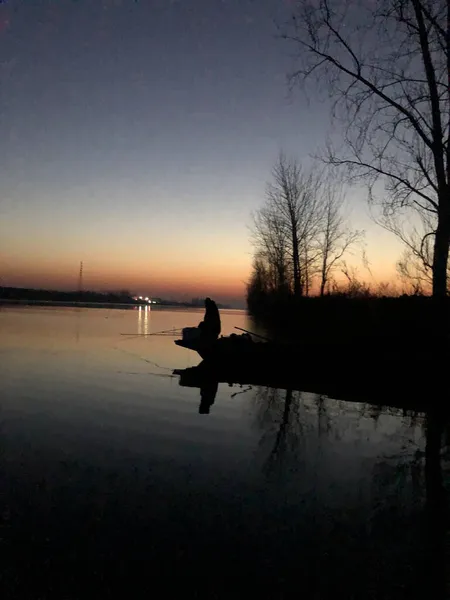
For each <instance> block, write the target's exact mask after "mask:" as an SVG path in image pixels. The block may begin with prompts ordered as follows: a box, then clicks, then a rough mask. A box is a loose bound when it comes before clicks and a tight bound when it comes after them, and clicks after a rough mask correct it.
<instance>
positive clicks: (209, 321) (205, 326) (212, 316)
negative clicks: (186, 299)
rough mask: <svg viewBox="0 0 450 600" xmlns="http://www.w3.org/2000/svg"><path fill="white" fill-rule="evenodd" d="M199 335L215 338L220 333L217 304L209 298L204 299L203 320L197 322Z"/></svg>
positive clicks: (209, 338)
mask: <svg viewBox="0 0 450 600" xmlns="http://www.w3.org/2000/svg"><path fill="white" fill-rule="evenodd" d="M198 328H199V329H200V332H201V336H202V337H203V338H204V339H208V340H216V339H217V338H218V337H219V335H220V329H221V324H220V315H219V309H218V308H217V304H216V303H215V302H214V300H211V298H206V300H205V316H204V318H203V321H202V322H201V323H199V326H198Z"/></svg>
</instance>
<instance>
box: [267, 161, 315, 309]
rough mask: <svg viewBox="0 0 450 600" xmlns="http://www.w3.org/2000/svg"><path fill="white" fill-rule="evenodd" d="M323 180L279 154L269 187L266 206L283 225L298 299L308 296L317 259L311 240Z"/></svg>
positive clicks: (312, 238) (313, 235)
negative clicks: (304, 295)
mask: <svg viewBox="0 0 450 600" xmlns="http://www.w3.org/2000/svg"><path fill="white" fill-rule="evenodd" d="M319 185H320V179H319V177H318V176H317V174H315V173H314V172H313V171H309V172H305V171H303V170H302V168H301V166H300V164H299V163H298V162H297V161H296V160H288V159H287V158H286V157H285V156H284V155H283V154H281V155H280V157H279V159H278V161H277V163H276V165H275V167H274V169H273V181H272V182H271V183H270V184H269V185H268V186H267V198H266V207H265V208H264V209H263V210H266V211H268V212H270V213H271V214H272V213H273V214H276V215H277V218H278V219H279V222H281V223H282V231H284V234H285V239H286V241H287V243H288V256H289V258H290V261H291V265H292V289H293V293H294V296H295V297H300V296H302V295H303V294H304V293H305V288H306V289H307V286H308V285H309V271H310V270H311V264H312V261H313V260H314V255H315V253H314V250H313V246H312V241H313V240H314V238H315V236H316V233H317V230H318V227H319V224H320V221H321V213H320V206H319V203H320V195H319V193H318V191H319Z"/></svg>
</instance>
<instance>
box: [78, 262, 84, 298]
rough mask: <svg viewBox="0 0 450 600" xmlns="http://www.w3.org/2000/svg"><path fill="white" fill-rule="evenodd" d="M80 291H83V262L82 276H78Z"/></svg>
mask: <svg viewBox="0 0 450 600" xmlns="http://www.w3.org/2000/svg"><path fill="white" fill-rule="evenodd" d="M78 291H79V292H80V293H81V292H82V291H83V261H81V262H80V274H79V275H78Z"/></svg>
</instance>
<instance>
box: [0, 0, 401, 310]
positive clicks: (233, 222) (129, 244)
mask: <svg viewBox="0 0 450 600" xmlns="http://www.w3.org/2000/svg"><path fill="white" fill-rule="evenodd" d="M289 5H290V2H289V0H253V1H251V0H158V1H154V0H140V1H138V0H78V1H75V0H35V1H33V0H9V1H3V2H1V3H0V124H1V125H0V126H1V136H0V156H1V160H0V278H1V282H2V283H3V285H11V286H24V287H25V286H30V287H31V286H32V287H51V288H58V289H74V288H76V286H77V281H78V269H79V263H80V261H81V260H82V261H83V264H84V286H85V288H89V289H99V290H110V289H119V288H128V289H130V290H131V291H132V292H134V293H143V294H149V295H155V296H164V297H173V298H191V297H192V296H197V295H210V296H212V297H214V298H216V299H218V300H221V301H228V302H233V303H234V304H237V303H239V302H241V303H242V300H243V297H244V294H245V281H246V280H247V279H248V276H249V273H250V265H251V252H252V248H251V245H250V241H249V237H250V236H249V229H248V226H249V224H250V221H251V219H250V213H251V211H252V210H255V209H256V208H258V206H260V205H261V203H262V201H263V199H264V188H265V183H266V181H267V180H268V179H269V178H270V171H271V168H272V165H273V163H274V161H275V160H276V158H277V155H278V153H279V151H280V150H281V149H284V150H285V151H286V152H287V153H288V154H295V155H296V156H297V157H298V158H299V159H300V160H306V159H307V157H308V155H309V154H310V153H311V152H313V151H314V150H316V149H317V148H319V147H320V146H321V145H323V143H324V140H325V136H326V133H327V131H328V129H329V119H328V109H327V106H326V104H323V103H319V102H311V101H310V102H308V101H307V99H306V98H305V97H304V96H303V95H302V93H301V92H300V91H295V92H294V93H293V94H289V92H288V87H287V85H286V74H287V73H288V72H289V71H290V70H291V69H292V67H293V64H294V63H293V60H292V58H291V56H290V53H291V50H292V48H289V47H287V46H286V45H285V43H284V42H282V41H281V40H279V39H277V38H276V27H275V25H274V22H275V21H278V22H281V21H282V20H283V19H284V18H286V16H287V14H288V10H289ZM349 207H350V210H351V221H352V224H353V225H354V226H355V227H357V228H363V229H366V230H367V255H368V258H369V260H370V262H371V266H372V273H373V277H374V279H375V281H374V282H375V283H376V282H379V281H381V280H387V279H389V278H390V277H392V275H393V274H394V263H395V260H396V258H397V257H398V255H399V252H400V247H399V245H398V244H397V243H396V241H395V239H394V238H393V237H392V236H391V235H389V234H388V233H385V232H384V231H383V230H381V229H380V228H378V227H376V226H375V225H373V224H372V223H371V221H370V219H369V217H368V209H367V204H366V201H365V193H364V191H360V192H356V191H355V192H353V193H352V194H351V196H350V197H349ZM354 260H356V258H355V259H354ZM362 275H363V276H365V277H366V278H367V277H368V275H367V273H363V272H362Z"/></svg>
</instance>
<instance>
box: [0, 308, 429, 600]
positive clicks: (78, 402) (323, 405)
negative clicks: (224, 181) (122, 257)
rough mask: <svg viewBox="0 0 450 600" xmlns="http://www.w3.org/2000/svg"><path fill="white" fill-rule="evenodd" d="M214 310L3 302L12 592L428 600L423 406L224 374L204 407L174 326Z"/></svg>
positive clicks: (5, 537)
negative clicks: (416, 409)
mask: <svg viewBox="0 0 450 600" xmlns="http://www.w3.org/2000/svg"><path fill="white" fill-rule="evenodd" d="M201 319H202V312H201V311H195V310H145V309H144V308H141V309H140V310H139V309H135V310H108V309H105V310H103V309H81V308H58V309H55V308H24V307H15V308H5V307H3V308H1V309H0V361H1V362H0V376H1V381H2V395H1V412H0V419H1V442H0V451H1V470H2V473H1V482H2V483H1V486H2V495H1V498H2V516H3V527H2V545H3V547H4V548H6V549H7V553H6V554H7V559H6V560H5V562H4V563H3V567H2V580H3V582H4V589H5V593H6V595H7V597H11V598H33V599H36V598H47V597H52V598H53V597H57V598H59V599H61V600H62V599H64V598H81V597H84V595H85V594H86V590H89V591H90V592H89V593H91V592H93V591H94V590H97V591H98V592H99V594H100V595H99V597H100V598H109V597H117V593H118V590H119V589H123V590H125V591H126V590H128V592H127V594H128V595H129V596H130V597H136V598H138V597H141V596H142V597H148V595H149V594H154V595H155V594H156V593H162V592H161V588H160V585H161V584H163V585H164V586H165V587H164V588H163V590H164V594H168V593H169V591H170V590H172V589H173V588H174V587H178V588H179V593H180V594H182V595H183V597H185V598H195V597H200V596H202V595H203V594H205V597H208V598H215V597H220V598H222V597H227V598H228V597H238V598H240V597H244V596H245V597H247V596H249V595H250V596H253V595H258V596H259V597H261V598H266V597H267V598H285V597H286V598H287V597H293V596H305V595H306V597H311V598H331V597H333V598H335V597H337V596H342V597H345V598H407V597H408V598H411V597H416V596H415V595H414V594H415V593H416V592H417V593H418V590H419V589H420V586H422V584H423V581H424V578H425V576H426V564H427V563H426V560H427V557H426V552H427V549H426V544H425V542H424V537H423V533H424V532H423V524H422V515H423V507H424V491H423V490H424V481H423V458H422V454H421V451H423V449H424V433H423V419H422V418H421V417H420V416H411V415H409V416H405V415H402V414H400V413H399V412H398V411H394V410H392V411H390V410H388V409H383V410H381V409H379V408H376V407H374V406H370V405H365V404H363V403H346V402H337V401H335V400H333V399H331V398H326V397H319V396H316V395H314V394H305V393H303V394H302V393H300V392H289V391H286V390H274V389H268V388H257V387H250V386H247V387H242V388H241V387H238V386H232V387H230V386H227V385H222V384H221V385H219V389H218V392H217V395H216V398H215V401H214V404H213V405H212V406H211V408H210V413H209V414H199V404H200V390H198V389H196V388H185V387H181V386H180V385H179V383H178V378H177V377H175V376H173V374H172V370H173V369H176V368H185V367H187V366H193V365H195V364H197V363H198V362H199V359H198V357H197V356H196V355H195V354H194V353H192V352H190V351H188V350H186V349H183V348H179V347H177V346H175V344H174V343H173V340H174V339H175V338H174V336H172V335H170V330H173V329H179V328H181V327H184V326H193V325H197V324H198V322H199V321H200V320H201ZM222 324H223V333H231V332H232V331H233V330H234V329H233V328H234V327H235V326H238V327H244V328H251V327H252V324H251V323H250V321H249V320H248V318H247V317H246V315H245V313H243V312H241V311H223V312H222ZM160 331H169V334H165V335H154V336H142V335H138V334H144V333H145V334H148V333H152V332H160ZM122 334H133V335H122Z"/></svg>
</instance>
